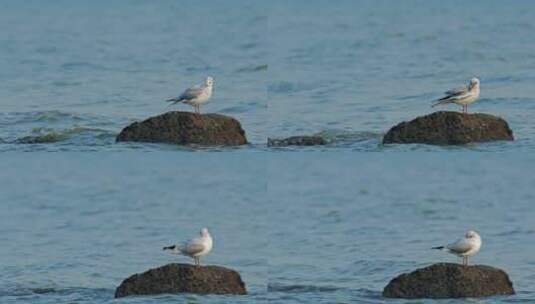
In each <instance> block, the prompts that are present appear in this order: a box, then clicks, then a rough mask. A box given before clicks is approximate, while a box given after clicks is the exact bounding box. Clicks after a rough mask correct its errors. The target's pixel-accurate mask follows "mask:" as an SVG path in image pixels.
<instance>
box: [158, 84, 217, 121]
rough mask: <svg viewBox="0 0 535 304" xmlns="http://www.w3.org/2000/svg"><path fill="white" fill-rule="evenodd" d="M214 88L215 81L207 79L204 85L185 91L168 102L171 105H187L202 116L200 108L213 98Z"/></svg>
mask: <svg viewBox="0 0 535 304" xmlns="http://www.w3.org/2000/svg"><path fill="white" fill-rule="evenodd" d="M213 86H214V79H213V78H212V77H206V79H205V80H204V83H202V84H200V85H196V86H193V87H191V88H189V89H187V90H185V91H184V92H183V93H182V94H180V96H178V97H176V98H171V99H168V100H167V102H171V104H170V105H174V104H177V103H179V102H182V103H187V104H189V105H190V106H192V107H193V108H194V109H195V113H197V114H201V109H200V107H201V105H202V104H204V103H206V102H208V100H209V99H210V97H212V90H213Z"/></svg>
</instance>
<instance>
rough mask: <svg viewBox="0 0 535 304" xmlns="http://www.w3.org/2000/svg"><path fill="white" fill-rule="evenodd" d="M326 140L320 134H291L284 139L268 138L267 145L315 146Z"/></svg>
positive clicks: (325, 142)
mask: <svg viewBox="0 0 535 304" xmlns="http://www.w3.org/2000/svg"><path fill="white" fill-rule="evenodd" d="M326 144H327V141H326V140H325V139H324V138H323V137H320V136H292V137H288V138H284V139H275V138H268V143H267V145H268V147H286V146H316V145H326Z"/></svg>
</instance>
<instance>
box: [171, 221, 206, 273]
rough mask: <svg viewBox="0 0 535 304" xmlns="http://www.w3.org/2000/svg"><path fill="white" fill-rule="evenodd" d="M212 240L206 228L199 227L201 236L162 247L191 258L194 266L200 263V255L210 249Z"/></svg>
mask: <svg viewBox="0 0 535 304" xmlns="http://www.w3.org/2000/svg"><path fill="white" fill-rule="evenodd" d="M212 246H213V241H212V237H211V236H210V233H209V232H208V229H207V228H202V229H201V236H200V237H197V238H194V239H191V240H189V241H186V242H182V243H179V244H176V245H172V246H167V247H163V250H170V251H171V253H172V254H177V255H185V256H189V257H191V258H193V260H194V261H195V265H196V266H200V265H201V257H202V256H204V255H207V254H208V253H210V251H212Z"/></svg>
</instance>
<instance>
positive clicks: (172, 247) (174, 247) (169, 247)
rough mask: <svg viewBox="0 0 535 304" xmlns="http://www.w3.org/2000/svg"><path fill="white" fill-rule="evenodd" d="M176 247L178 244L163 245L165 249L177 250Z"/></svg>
mask: <svg viewBox="0 0 535 304" xmlns="http://www.w3.org/2000/svg"><path fill="white" fill-rule="evenodd" d="M175 249H176V245H173V246H167V247H163V250H175Z"/></svg>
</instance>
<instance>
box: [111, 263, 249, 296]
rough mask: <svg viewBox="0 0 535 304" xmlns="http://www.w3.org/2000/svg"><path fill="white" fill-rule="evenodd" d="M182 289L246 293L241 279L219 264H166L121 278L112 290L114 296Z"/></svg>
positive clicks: (203, 292) (234, 272)
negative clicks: (113, 290)
mask: <svg viewBox="0 0 535 304" xmlns="http://www.w3.org/2000/svg"><path fill="white" fill-rule="evenodd" d="M184 292H187V293H197V294H236V295H243V294H247V290H246V288H245V283H243V281H242V279H241V277H240V274H239V273H238V272H236V271H234V270H231V269H228V268H224V267H219V266H194V265H190V264H168V265H165V266H162V267H158V268H155V269H151V270H148V271H146V272H144V273H141V274H134V275H132V276H131V277H129V278H128V279H125V280H124V281H123V282H122V283H121V285H120V286H119V287H117V289H116V290H115V297H116V298H121V297H126V296H131V295H154V294H162V293H184Z"/></svg>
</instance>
